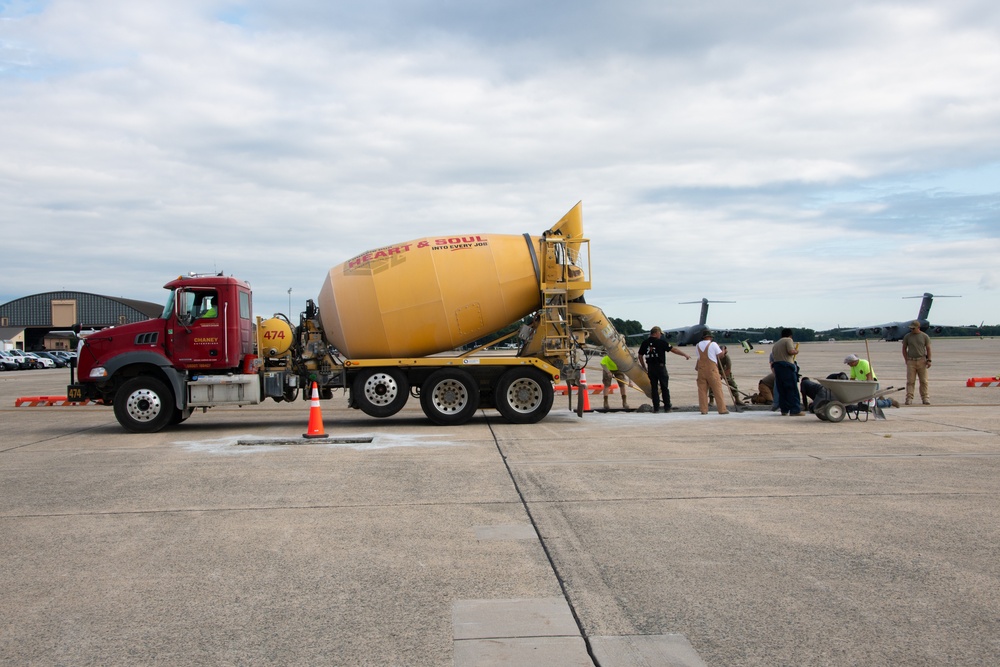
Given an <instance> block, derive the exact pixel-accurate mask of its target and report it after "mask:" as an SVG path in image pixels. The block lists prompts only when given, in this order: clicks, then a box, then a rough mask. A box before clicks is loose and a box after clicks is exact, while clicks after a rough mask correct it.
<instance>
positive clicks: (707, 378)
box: [695, 329, 729, 415]
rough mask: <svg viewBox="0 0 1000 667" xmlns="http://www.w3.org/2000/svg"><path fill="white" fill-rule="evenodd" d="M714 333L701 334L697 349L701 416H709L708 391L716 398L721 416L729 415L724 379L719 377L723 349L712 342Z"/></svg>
mask: <svg viewBox="0 0 1000 667" xmlns="http://www.w3.org/2000/svg"><path fill="white" fill-rule="evenodd" d="M712 337H713V336H712V331H711V330H710V329H705V331H703V332H702V334H701V342H700V343H698V345H697V346H696V347H695V349H696V350H697V352H698V361H697V362H696V363H695V368H696V369H697V370H698V409H699V410H700V411H701V414H703V415H707V414H708V390H709V389H711V390H712V393H713V394H715V396H716V403H717V405H718V408H719V414H720V415H725V414H729V410H728V409H727V408H726V399H725V397H724V396H723V395H722V377H721V376H720V375H719V356H720V355H721V354H722V348H721V347H719V344H718V343H716V342H715V341H714V340H712Z"/></svg>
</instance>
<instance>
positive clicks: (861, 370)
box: [844, 354, 878, 382]
mask: <svg viewBox="0 0 1000 667" xmlns="http://www.w3.org/2000/svg"><path fill="white" fill-rule="evenodd" d="M844 363H845V364H847V365H848V366H850V367H851V370H850V373H849V375H850V379H852V380H868V381H869V382H878V378H877V377H875V373H873V372H872V365H871V364H870V363H868V360H867V359H861V358H860V357H858V355H856V354H849V355H847V357H846V358H845V359H844Z"/></svg>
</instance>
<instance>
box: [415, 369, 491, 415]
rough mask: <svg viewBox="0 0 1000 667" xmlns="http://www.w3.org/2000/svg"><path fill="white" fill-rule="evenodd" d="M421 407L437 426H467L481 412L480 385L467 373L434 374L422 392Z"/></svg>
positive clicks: (445, 371)
mask: <svg viewBox="0 0 1000 667" xmlns="http://www.w3.org/2000/svg"><path fill="white" fill-rule="evenodd" d="M420 407H421V408H423V410H424V414H425V415H427V418H428V419H430V420H431V421H432V422H434V423H435V424H440V425H442V426H458V425H459V424H464V423H465V422H467V421H469V420H470V419H472V415H474V414H476V410H477V409H478V408H479V385H478V383H477V382H476V380H475V379H474V378H473V377H472V376H471V375H469V374H468V373H466V372H465V371H459V370H451V369H442V370H439V371H435V372H434V373H431V376H430V377H429V378H427V380H426V381H425V382H424V384H423V386H422V387H421V388H420Z"/></svg>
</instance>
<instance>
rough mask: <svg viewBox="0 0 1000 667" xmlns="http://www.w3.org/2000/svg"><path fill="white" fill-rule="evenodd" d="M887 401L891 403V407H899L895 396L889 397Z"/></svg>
mask: <svg viewBox="0 0 1000 667" xmlns="http://www.w3.org/2000/svg"><path fill="white" fill-rule="evenodd" d="M889 403H891V404H892V407H894V408H898V407H899V401H897V400H896V399H895V398H890V399H889Z"/></svg>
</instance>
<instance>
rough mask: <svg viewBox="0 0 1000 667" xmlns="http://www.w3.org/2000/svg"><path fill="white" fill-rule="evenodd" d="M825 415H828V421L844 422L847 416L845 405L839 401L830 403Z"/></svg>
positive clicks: (825, 409)
mask: <svg viewBox="0 0 1000 667" xmlns="http://www.w3.org/2000/svg"><path fill="white" fill-rule="evenodd" d="M823 413H824V414H825V415H826V420H827V421H830V422H833V423H835V424H836V423H837V422H842V421H844V416H845V415H847V410H846V409H845V408H844V404H843V403H840V402H839V401H830V402H829V403H828V404H827V406H826V408H824V410H823Z"/></svg>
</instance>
